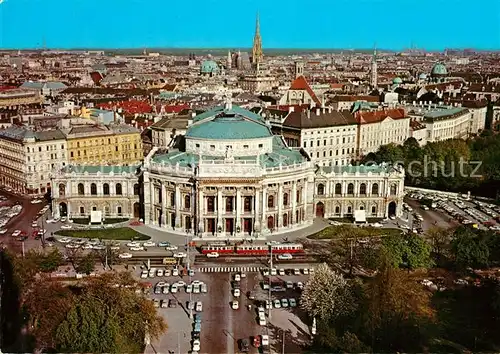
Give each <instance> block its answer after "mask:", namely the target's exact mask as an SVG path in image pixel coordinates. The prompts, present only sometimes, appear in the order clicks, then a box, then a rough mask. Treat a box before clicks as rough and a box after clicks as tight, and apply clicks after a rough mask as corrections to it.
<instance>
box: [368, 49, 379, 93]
mask: <svg viewBox="0 0 500 354" xmlns="http://www.w3.org/2000/svg"><path fill="white" fill-rule="evenodd" d="M370 81H371V85H372V86H373V88H377V87H378V75H377V47H376V46H375V48H374V50H373V56H372V67H371V80H370Z"/></svg>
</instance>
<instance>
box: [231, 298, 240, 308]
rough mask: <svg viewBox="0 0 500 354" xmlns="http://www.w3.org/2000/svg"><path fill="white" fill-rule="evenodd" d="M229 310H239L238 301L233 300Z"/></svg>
mask: <svg viewBox="0 0 500 354" xmlns="http://www.w3.org/2000/svg"><path fill="white" fill-rule="evenodd" d="M231 308H232V309H233V310H237V309H239V308H240V303H239V302H238V300H233V301H232V302H231Z"/></svg>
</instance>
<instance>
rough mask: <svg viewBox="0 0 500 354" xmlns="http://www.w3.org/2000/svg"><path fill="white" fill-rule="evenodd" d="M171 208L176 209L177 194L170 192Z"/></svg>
mask: <svg viewBox="0 0 500 354" xmlns="http://www.w3.org/2000/svg"><path fill="white" fill-rule="evenodd" d="M170 206H171V207H172V208H173V207H175V192H170Z"/></svg>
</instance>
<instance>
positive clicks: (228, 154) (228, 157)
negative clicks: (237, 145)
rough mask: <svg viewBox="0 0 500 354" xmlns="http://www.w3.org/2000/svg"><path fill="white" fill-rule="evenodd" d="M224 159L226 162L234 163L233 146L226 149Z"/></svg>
mask: <svg viewBox="0 0 500 354" xmlns="http://www.w3.org/2000/svg"><path fill="white" fill-rule="evenodd" d="M224 159H225V161H226V162H234V156H233V148H232V147H231V146H228V147H226V156H225V158H224Z"/></svg>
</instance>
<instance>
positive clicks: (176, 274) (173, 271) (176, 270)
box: [172, 268, 179, 277]
mask: <svg viewBox="0 0 500 354" xmlns="http://www.w3.org/2000/svg"><path fill="white" fill-rule="evenodd" d="M172 276H174V277H177V276H179V269H177V268H174V269H172Z"/></svg>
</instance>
